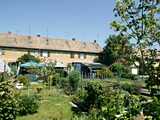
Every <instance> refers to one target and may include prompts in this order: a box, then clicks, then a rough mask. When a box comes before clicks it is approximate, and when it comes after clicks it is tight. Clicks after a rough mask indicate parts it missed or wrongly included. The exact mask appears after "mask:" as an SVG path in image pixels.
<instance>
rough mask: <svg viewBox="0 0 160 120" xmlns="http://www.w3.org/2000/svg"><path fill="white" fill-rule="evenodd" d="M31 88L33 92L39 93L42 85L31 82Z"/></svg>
mask: <svg viewBox="0 0 160 120" xmlns="http://www.w3.org/2000/svg"><path fill="white" fill-rule="evenodd" d="M32 89H33V90H34V92H35V93H38V94H40V93H41V92H42V90H43V86H42V85H40V84H33V85H32Z"/></svg>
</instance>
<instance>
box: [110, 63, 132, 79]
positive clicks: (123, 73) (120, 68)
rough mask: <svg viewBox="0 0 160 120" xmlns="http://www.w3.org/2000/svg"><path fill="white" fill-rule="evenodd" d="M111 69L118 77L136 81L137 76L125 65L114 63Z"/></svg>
mask: <svg viewBox="0 0 160 120" xmlns="http://www.w3.org/2000/svg"><path fill="white" fill-rule="evenodd" d="M110 69H111V71H112V72H113V73H114V74H115V75H117V76H118V77H122V78H127V79H132V80H133V79H135V76H134V75H132V74H131V71H130V70H129V68H128V67H127V66H125V65H123V64H120V63H114V64H113V65H112V66H111V68H110Z"/></svg>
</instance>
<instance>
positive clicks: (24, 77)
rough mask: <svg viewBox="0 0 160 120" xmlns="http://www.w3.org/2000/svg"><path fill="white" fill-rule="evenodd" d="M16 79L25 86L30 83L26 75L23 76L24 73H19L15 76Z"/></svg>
mask: <svg viewBox="0 0 160 120" xmlns="http://www.w3.org/2000/svg"><path fill="white" fill-rule="evenodd" d="M17 80H18V81H19V82H20V83H23V85H25V86H28V85H29V83H30V80H29V78H28V77H27V76H24V75H20V76H18V77H17Z"/></svg>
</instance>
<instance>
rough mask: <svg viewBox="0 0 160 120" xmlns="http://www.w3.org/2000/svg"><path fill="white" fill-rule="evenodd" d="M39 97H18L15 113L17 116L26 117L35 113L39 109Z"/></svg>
mask: <svg viewBox="0 0 160 120" xmlns="http://www.w3.org/2000/svg"><path fill="white" fill-rule="evenodd" d="M39 100H40V99H39V97H38V96H36V95H30V96H27V95H23V96H19V97H18V100H17V101H18V106H17V113H18V115H20V116H22V115H27V114H33V113H36V112H37V110H38V108H39Z"/></svg>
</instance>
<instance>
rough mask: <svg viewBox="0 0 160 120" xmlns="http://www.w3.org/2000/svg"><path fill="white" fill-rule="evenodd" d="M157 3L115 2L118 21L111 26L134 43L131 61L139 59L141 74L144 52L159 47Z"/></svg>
mask: <svg viewBox="0 0 160 120" xmlns="http://www.w3.org/2000/svg"><path fill="white" fill-rule="evenodd" d="M159 3H160V1H159V0H117V1H116V6H115V8H114V12H115V17H118V19H117V20H115V21H113V22H112V23H111V26H112V28H113V29H114V30H115V31H116V32H119V34H121V35H124V36H127V37H128V38H129V39H130V40H131V41H132V43H134V46H133V47H134V48H135V51H133V52H134V53H135V54H132V59H133V58H137V56H138V57H139V63H140V64H141V66H142V67H141V69H140V70H141V72H142V73H143V74H144V73H145V69H146V65H145V58H146V56H145V55H146V53H145V50H146V49H149V48H151V47H153V46H154V44H155V43H159V45H160V23H159V21H158V14H159V13H160V7H159Z"/></svg>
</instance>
